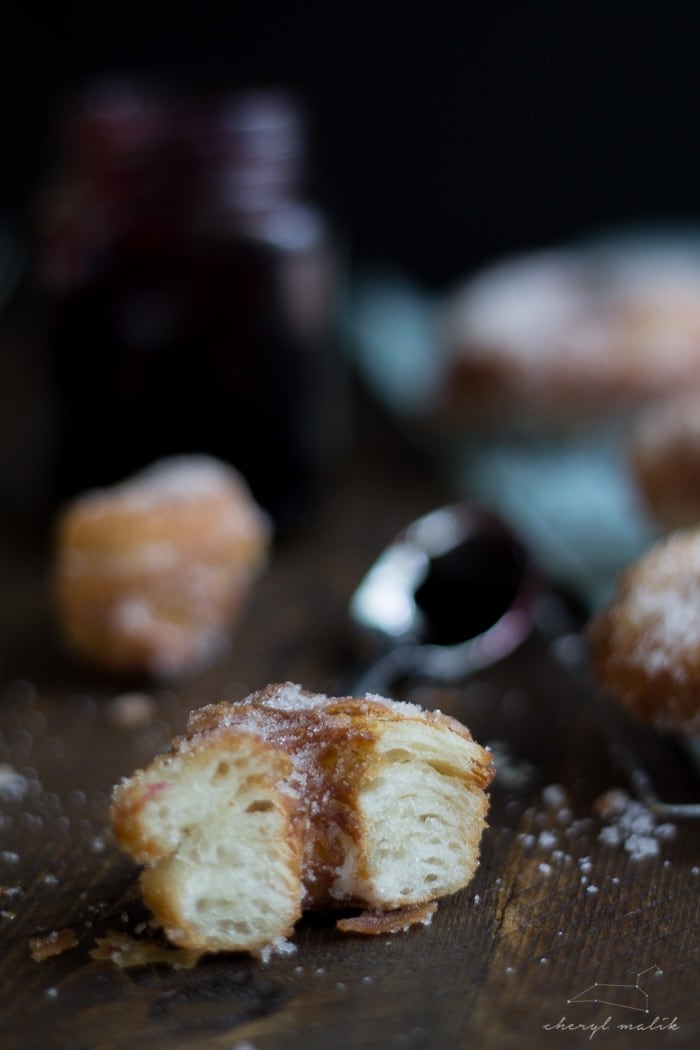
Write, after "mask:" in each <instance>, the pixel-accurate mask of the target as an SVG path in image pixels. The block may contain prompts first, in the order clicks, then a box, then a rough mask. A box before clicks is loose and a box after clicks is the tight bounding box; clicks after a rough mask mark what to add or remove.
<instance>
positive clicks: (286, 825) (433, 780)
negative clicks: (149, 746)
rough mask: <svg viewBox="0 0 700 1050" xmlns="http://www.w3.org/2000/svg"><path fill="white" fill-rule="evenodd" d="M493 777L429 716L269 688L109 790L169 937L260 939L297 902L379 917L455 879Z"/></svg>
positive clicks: (199, 941) (204, 719) (467, 862)
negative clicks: (355, 909) (363, 911)
mask: <svg viewBox="0 0 700 1050" xmlns="http://www.w3.org/2000/svg"><path fill="white" fill-rule="evenodd" d="M493 773H494V770H493V767H492V763H491V757H490V754H489V753H488V752H487V751H486V750H484V749H483V748H482V747H480V746H479V744H477V743H476V742H475V741H474V740H473V738H472V736H471V734H470V733H469V731H468V730H467V729H465V727H464V726H462V725H461V724H460V723H459V722H457V721H456V720H455V719H453V718H450V717H449V716H446V715H443V714H441V713H440V712H428V711H424V710H423V709H421V708H420V707H418V706H416V705H414V704H407V703H401V702H396V701H392V700H388V699H385V698H382V697H378V696H367V697H364V698H349V697H344V698H332V697H327V696H324V695H318V694H314V693H310V692H307V691H305V690H303V689H302V688H301V687H300V686H298V685H294V684H291V683H285V684H278V685H269V686H267V687H266V688H265V689H263V690H262V691H260V692H257V693H253V694H252V695H250V696H249V697H247V698H246V699H245V700H242V701H240V702H238V703H219V704H216V705H210V706H207V707H204V708H201V709H200V710H197V711H194V712H193V713H192V715H191V716H190V719H189V723H188V728H187V733H186V735H185V736H184V737H182V738H180V739H177V740H175V741H174V742H173V745H172V747H171V749H170V751H168V752H167V753H166V754H164V755H160V756H158V757H157V758H155V759H154V760H153V762H152V763H151V764H150V765H149V766H148V768H147V769H145V770H142V771H139V772H137V773H135V774H134V775H133V776H132V777H130V778H128V779H126V780H124V781H122V783H121V784H119V785H118V786H117V787H116V788H115V791H114V795H113V805H112V821H113V827H114V832H115V835H116V838H117V841H118V842H119V843H120V845H121V846H122V847H123V848H124V849H125V850H127V851H128V852H129V853H130V854H131V855H132V856H133V857H134V858H135V859H136V860H137V861H139V862H140V863H142V864H143V865H145V867H144V870H143V872H142V874H141V886H142V891H143V895H144V899H145V901H146V903H147V904H148V906H149V907H150V908H151V910H152V912H153V915H154V918H155V920H156V921H157V922H158V923H159V924H160V925H161V926H162V927H163V929H164V930H165V932H166V934H167V936H168V938H169V939H170V940H171V941H172V942H173V943H175V944H177V945H179V946H181V947H185V948H196V949H202V950H208V951H216V950H259V949H261V948H264V947H265V946H267V945H270V944H274V943H275V942H276V941H279V939H280V938H284V937H287V936H289V935H290V934H291V933H292V930H293V927H294V924H295V922H296V921H297V920H298V919H299V918H300V916H301V914H302V912H303V911H304V910H307V909H317V908H329V907H330V908H332V907H339V906H357V907H360V908H365V909H369V910H371V911H373V912H385V911H388V910H393V909H399V908H404V907H408V908H411V907H415V906H419V905H422V904H424V903H425V902H430V901H433V900H435V899H437V898H439V897H442V896H444V895H446V894H449V893H452V892H454V891H456V890H458V889H460V888H462V887H463V886H465V885H467V884H468V883H469V882H470V880H471V879H472V877H473V875H474V872H475V870H476V867H477V864H478V857H479V848H480V840H481V834H482V831H483V829H484V826H485V821H486V813H487V809H488V796H487V794H486V788H487V787H488V785H489V783H490V782H491V780H492V778H493Z"/></svg>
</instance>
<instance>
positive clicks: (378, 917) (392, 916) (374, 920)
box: [336, 901, 438, 937]
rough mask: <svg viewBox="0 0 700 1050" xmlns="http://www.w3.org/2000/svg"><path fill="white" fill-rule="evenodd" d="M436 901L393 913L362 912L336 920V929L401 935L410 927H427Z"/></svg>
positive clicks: (367, 933) (366, 933)
mask: <svg viewBox="0 0 700 1050" xmlns="http://www.w3.org/2000/svg"><path fill="white" fill-rule="evenodd" d="M437 906H438V905H437V901H427V902H425V903H423V904H416V905H413V906H412V907H407V908H395V909H394V910H393V911H384V912H381V911H363V912H361V913H360V914H359V915H355V916H352V917H351V918H348V919H338V922H337V923H336V929H338V930H340V932H341V933H361V934H364V935H366V936H372V937H378V936H381V935H382V934H386V933H403V932H405V931H406V930H408V929H410V927H411V926H417V925H418V924H422V925H423V926H429V925H430V924H431V922H432V921H433V915H434V914H435V912H436V911H437Z"/></svg>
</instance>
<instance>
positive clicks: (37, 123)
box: [0, 0, 700, 288]
mask: <svg viewBox="0 0 700 1050" xmlns="http://www.w3.org/2000/svg"><path fill="white" fill-rule="evenodd" d="M695 10H696V5H693V4H687V5H685V6H683V5H679V4H674V3H669V4H662V3H654V4H652V3H644V2H640V0H637V2H634V0H624V2H617V3H616V2H612V0H610V2H607V3H598V2H590V3H578V4H570V3H566V2H558V3H492V4H491V5H489V6H486V5H484V6H482V5H470V4H468V3H462V4H460V5H450V6H449V7H448V6H447V5H437V4H425V5H422V6H420V7H416V8H413V9H409V8H408V6H407V5H402V4H392V5H384V6H381V7H380V6H379V5H376V6H375V7H374V8H373V9H372V8H370V10H369V12H367V11H363V10H362V9H361V8H359V7H355V6H353V7H349V6H336V5H333V4H330V3H328V4H326V5H324V6H323V7H322V8H320V9H317V8H315V7H314V6H307V5H303V4H291V3H289V4H287V5H284V6H282V5H280V6H279V8H276V7H275V6H274V5H270V4H269V3H266V2H264V0H262V2H258V3H253V4H248V5H242V4H234V3H225V4H224V3H222V4H213V3H207V2H202V3H199V4H188V5H185V6H182V5H180V6H174V5H172V4H170V3H167V4H166V3H148V2H143V3H141V4H133V3H128V2H127V3H122V4H118V5H114V4H112V5H105V4H91V5H88V4H85V3H68V2H64V3H61V4H51V5H49V4H40V3H31V2H27V3H23V4H20V3H17V2H15V0H11V2H10V3H6V4H3V5H2V22H1V25H0V99H1V111H0V148H1V150H2V163H1V167H0V215H3V216H4V218H5V222H6V223H7V222H10V223H11V224H13V225H14V226H15V227H16V228H17V229H19V231H20V232H22V231H24V230H25V229H26V227H27V224H28V221H29V215H30V211H31V202H32V199H33V195H34V194H35V192H36V188H37V186H38V185H40V183H41V179H42V178H43V176H44V173H45V171H46V168H47V166H48V165H49V164H50V162H51V156H52V145H51V138H50V129H51V122H52V118H53V114H54V113H55V109H56V105H57V103H58V101H59V100H60V99H61V98H62V97H63V95H64V94H65V93H66V91H67V90H69V89H70V88H72V87H74V86H75V85H77V84H79V83H81V81H83V80H84V79H86V78H89V77H92V76H94V75H97V74H101V73H105V72H111V71H122V70H127V71H135V72H157V73H164V74H167V75H169V76H174V77H176V78H180V79H182V80H183V81H184V82H186V83H192V84H193V85H204V86H209V85H215V86H232V87H233V86H236V85H237V84H240V83H246V82H249V81H258V82H265V81H275V82H278V83H279V82H281V83H285V84H289V85H292V86H293V87H295V88H297V89H298V90H300V91H301V92H302V93H303V94H304V95H305V96H306V98H307V100H308V104H309V107H310V110H311V112H312V114H313V118H314V130H315V137H316V142H317V146H318V152H319V155H320V160H321V162H322V170H323V172H324V173H325V178H326V187H327V190H328V192H329V194H330V196H331V197H332V199H333V201H334V204H335V207H336V209H337V211H338V212H339V214H340V216H341V218H342V223H343V226H344V228H345V229H346V231H347V233H348V235H349V237H350V239H351V244H352V248H353V259H354V263H355V265H356V266H357V267H361V266H363V265H365V264H367V263H370V262H382V263H387V264H389V265H391V266H394V267H396V268H398V269H402V270H404V271H405V272H406V273H408V274H410V275H411V276H413V277H414V278H415V279H416V280H418V281H420V282H423V283H425V284H426V285H430V286H432V287H434V288H438V287H443V286H445V285H447V284H450V283H451V282H454V281H456V280H458V279H459V278H460V277H461V275H462V274H463V273H464V272H465V271H467V270H469V269H471V268H473V267H475V266H477V265H479V264H480V263H482V262H484V261H487V260H489V259H491V258H493V257H495V256H498V255H499V254H501V253H505V252H509V251H513V250H518V249H524V248H529V247H537V246H540V245H545V244H548V243H552V242H554V241H556V240H558V239H561V238H565V237H569V236H576V235H578V234H579V233H582V232H588V231H589V230H591V229H598V228H599V227H601V226H608V225H610V224H620V223H637V222H657V221H660V220H679V221H685V220H691V221H693V220H694V219H695V216H696V212H697V208H698V198H699V197H700V150H699V149H698V130H699V126H700V120H699V117H700V72H699V70H700V63H699V61H698V52H699V50H700V48H699V40H698V32H697V28H698V16H697V14H696V13H695Z"/></svg>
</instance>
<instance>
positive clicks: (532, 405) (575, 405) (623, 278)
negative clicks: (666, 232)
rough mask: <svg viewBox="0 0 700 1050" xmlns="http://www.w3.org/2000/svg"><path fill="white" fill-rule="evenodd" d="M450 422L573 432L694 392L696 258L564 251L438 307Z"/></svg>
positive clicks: (505, 272)
mask: <svg viewBox="0 0 700 1050" xmlns="http://www.w3.org/2000/svg"><path fill="white" fill-rule="evenodd" d="M441 330H442V341H443V343H444V346H445V357H446V362H447V364H446V374H445V381H444V402H445V405H446V406H447V408H448V410H451V414H452V415H453V416H455V417H458V416H459V415H460V413H461V415H462V416H463V417H464V418H465V419H466V420H467V421H468V420H469V419H476V420H477V421H479V420H483V419H484V418H491V419H496V420H497V421H499V422H501V423H503V422H508V421H510V422H512V421H513V419H514V418H516V419H518V420H519V419H525V420H534V421H536V422H539V423H542V422H544V423H556V424H564V425H566V426H570V425H571V424H572V423H576V422H577V421H579V422H580V421H586V420H590V419H595V418H601V417H603V416H608V415H609V414H610V413H611V412H616V411H618V410H619V409H621V408H622V409H627V408H630V407H635V406H638V405H639V404H641V403H644V402H646V401H648V400H650V399H655V398H657V397H658V396H659V395H661V394H663V393H668V392H674V391H679V390H684V389H686V388H687V387H688V386H696V387H697V386H700V258H699V257H698V256H696V255H693V254H691V253H684V252H683V251H681V250H678V251H673V250H670V249H667V250H661V249H644V248H641V247H640V248H638V249H637V250H633V249H627V250H623V249H620V250H617V251H614V250H607V251H603V250H602V249H599V250H596V249H594V248H591V247H588V248H580V249H577V248H574V247H572V248H567V249H561V250H552V251H543V252H539V253H533V254H529V255H523V256H519V257H516V258H512V259H507V260H505V261H503V262H501V263H498V264H495V265H494V266H491V267H488V268H486V269H484V270H482V271H480V272H478V273H476V274H475V275H474V276H472V277H471V278H470V279H469V280H467V281H466V282H464V283H463V285H462V286H461V287H459V288H458V289H457V290H456V291H455V292H454V293H453V294H452V295H450V296H449V297H448V299H447V301H446V302H445V304H444V307H443V315H442V326H441Z"/></svg>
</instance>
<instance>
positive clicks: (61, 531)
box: [54, 455, 270, 677]
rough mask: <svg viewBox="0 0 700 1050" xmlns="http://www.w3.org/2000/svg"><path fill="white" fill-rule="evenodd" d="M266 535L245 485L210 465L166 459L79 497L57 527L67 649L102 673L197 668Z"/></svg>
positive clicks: (234, 608)
mask: <svg viewBox="0 0 700 1050" xmlns="http://www.w3.org/2000/svg"><path fill="white" fill-rule="evenodd" d="M269 536H270V530H269V524H268V520H267V518H266V516H265V515H264V513H263V512H262V511H261V510H260V509H259V507H258V506H257V504H256V503H255V501H254V499H253V497H252V495H251V493H250V491H249V489H248V487H247V485H246V483H245V481H244V480H243V478H242V477H241V476H240V474H238V473H237V472H236V471H235V470H234V469H233V468H232V467H230V466H228V465H226V464H224V463H222V462H220V461H219V460H217V459H214V458H212V457H210V456H204V455H189V456H174V457H169V458H166V459H163V460H159V461H158V462H156V463H154V464H153V465H152V466H150V467H149V468H147V469H145V470H143V471H142V472H141V473H139V474H136V475H134V476H133V477H131V478H128V479H127V480H125V481H123V482H121V483H120V484H117V485H113V486H111V487H108V488H104V489H95V490H92V491H89V492H87V493H84V494H83V495H81V496H79V497H77V498H76V499H74V500H73V501H72V502H71V503H69V504H68V505H67V506H66V507H65V509H64V510H63V511H62V513H61V514H60V516H59V518H58V521H57V529H56V547H55V572H54V576H55V592H56V604H57V614H58V622H59V627H60V629H61V631H62V634H63V636H64V638H65V640H66V642H67V644H68V645H69V646H70V648H71V649H72V650H73V651H74V652H75V653H76V654H78V655H79V656H80V657H82V658H84V659H86V660H88V661H90V662H91V663H93V664H95V665H97V666H99V667H101V668H104V669H105V670H108V671H119V672H127V673H131V672H134V673H146V674H148V675H152V676H155V677H172V676H177V675H182V674H185V673H188V672H190V671H191V670H194V669H197V668H198V667H200V666H202V665H203V664H205V663H206V662H208V661H209V660H210V659H211V658H212V657H213V656H214V655H215V654H216V653H217V652H218V651H219V650H220V649H221V648H222V647H223V646H224V645H225V643H226V641H227V639H228V636H229V632H230V629H231V627H232V625H233V624H234V622H235V619H236V615H237V614H238V612H239V610H240V608H241V605H242V603H243V602H244V600H245V599H246V598H247V597H248V594H249V591H250V588H251V586H252V584H253V582H254V580H255V579H256V577H257V575H258V574H259V572H260V571H261V569H262V567H263V566H264V564H265V562H266V560H267V555H268V546H269Z"/></svg>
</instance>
